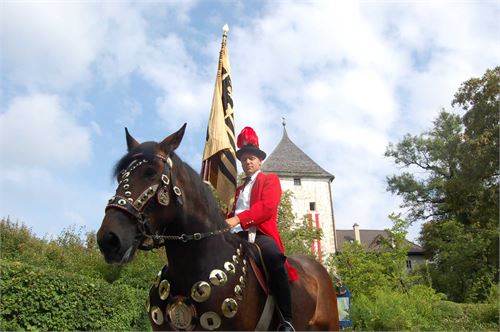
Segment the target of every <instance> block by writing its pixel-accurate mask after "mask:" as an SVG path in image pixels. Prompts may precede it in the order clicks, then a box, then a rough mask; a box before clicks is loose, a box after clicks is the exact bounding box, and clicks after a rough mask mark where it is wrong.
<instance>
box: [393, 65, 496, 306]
mask: <svg viewBox="0 0 500 332" xmlns="http://www.w3.org/2000/svg"><path fill="white" fill-rule="evenodd" d="M499 83H500V67H496V68H495V69H492V70H487V71H486V73H485V74H484V76H483V77H482V78H472V79H470V80H468V81H466V82H464V83H463V84H462V85H461V87H460V88H459V90H458V92H457V93H456V94H455V98H454V100H453V101H452V105H453V106H459V107H460V108H461V109H462V112H463V113H464V115H463V116H459V115H457V114H452V113H450V112H447V111H445V110H443V111H441V112H440V113H439V115H438V117H437V119H436V120H435V121H434V123H433V127H432V129H431V130H429V131H426V132H424V133H422V134H420V135H416V136H412V135H410V134H407V135H406V136H404V138H403V139H402V141H401V142H399V143H397V144H392V143H391V144H389V146H388V148H387V150H386V153H385V155H386V156H387V157H391V158H394V161H395V163H396V165H398V166H400V167H401V168H402V169H404V170H405V171H404V172H402V173H401V174H397V175H392V176H390V177H388V178H387V183H388V190H389V191H391V192H392V193H394V194H397V195H399V196H401V197H402V199H403V204H402V207H405V208H407V210H408V218H409V220H410V221H411V222H414V221H417V220H418V221H424V224H423V227H422V231H421V237H420V241H421V242H422V244H423V247H424V249H425V251H426V254H427V255H428V257H429V258H430V259H431V263H432V265H431V275H432V276H433V278H432V279H433V286H434V287H436V289H437V290H438V291H441V292H444V293H446V294H447V295H448V296H449V297H450V299H453V300H455V301H480V300H484V299H486V297H487V296H488V294H489V288H490V287H491V285H493V284H494V283H496V280H498V267H499V266H498V239H499V228H498V217H499V216H498V200H499V192H498V180H499V167H498V166H499V162H498V147H499V143H498V141H499V137H498V134H499V109H500V101H499V95H500V84H499Z"/></svg>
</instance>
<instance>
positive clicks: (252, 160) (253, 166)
mask: <svg viewBox="0 0 500 332" xmlns="http://www.w3.org/2000/svg"><path fill="white" fill-rule="evenodd" d="M240 162H241V168H243V172H245V175H246V176H252V175H253V174H254V173H255V172H257V171H258V170H259V169H260V167H261V166H262V160H260V159H259V158H258V157H257V156H256V155H253V154H251V153H245V154H243V155H242V156H241V158H240Z"/></svg>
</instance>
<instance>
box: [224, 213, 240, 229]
mask: <svg viewBox="0 0 500 332" xmlns="http://www.w3.org/2000/svg"><path fill="white" fill-rule="evenodd" d="M226 223H227V224H228V225H229V227H231V228H234V227H236V226H238V225H239V224H240V218H238V217H237V216H234V217H231V218H229V219H226Z"/></svg>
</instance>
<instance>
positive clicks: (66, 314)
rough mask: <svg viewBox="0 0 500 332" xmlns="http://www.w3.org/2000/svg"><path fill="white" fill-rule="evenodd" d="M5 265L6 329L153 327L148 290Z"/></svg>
mask: <svg viewBox="0 0 500 332" xmlns="http://www.w3.org/2000/svg"><path fill="white" fill-rule="evenodd" d="M0 267H1V270H2V276H1V283H0V285H1V290H2V297H1V300H0V301H1V309H0V310H1V315H0V317H1V319H0V329H1V330H19V329H21V330H45V331H47V330H51V331H61V330H83V331H88V330H131V329H139V330H145V329H148V325H146V324H148V323H147V320H145V319H144V316H146V313H145V312H146V310H145V306H144V304H145V303H146V298H147V293H145V292H143V291H139V290H136V289H134V288H132V287H129V286H127V285H110V284H108V283H106V282H104V281H100V280H96V279H92V278H90V277H87V276H81V275H76V274H71V273H66V272H63V271H60V270H55V269H49V268H39V267H31V266H30V265H28V264H23V263H20V262H9V261H1V262H0Z"/></svg>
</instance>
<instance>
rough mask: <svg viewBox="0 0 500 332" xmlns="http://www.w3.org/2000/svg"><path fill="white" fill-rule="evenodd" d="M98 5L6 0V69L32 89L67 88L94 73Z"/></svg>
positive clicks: (7, 76) (3, 8)
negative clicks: (95, 6) (96, 11)
mask: <svg viewBox="0 0 500 332" xmlns="http://www.w3.org/2000/svg"><path fill="white" fill-rule="evenodd" d="M94 10H95V8H94V6H92V5H90V6H89V5H87V4H85V3H83V2H71V3H64V2H51V3H46V2H29V1H22V2H14V1H8V2H5V3H3V4H2V21H3V23H2V30H1V31H2V32H1V35H0V38H1V40H2V48H3V59H2V64H3V66H4V70H5V75H6V78H7V79H8V80H12V81H13V82H15V83H17V84H20V85H24V86H26V87H27V88H29V89H43V90H45V89H47V88H48V89H50V88H58V89H63V90H64V89H65V88H66V87H68V86H72V85H73V84H76V83H80V82H83V81H85V80H86V79H88V78H89V77H90V68H89V65H90V64H91V62H92V61H93V60H94V59H95V57H96V49H97V48H98V47H99V44H100V41H99V38H98V36H99V35H100V34H101V32H100V25H99V21H98V17H97V16H96V15H95V11H94Z"/></svg>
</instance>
